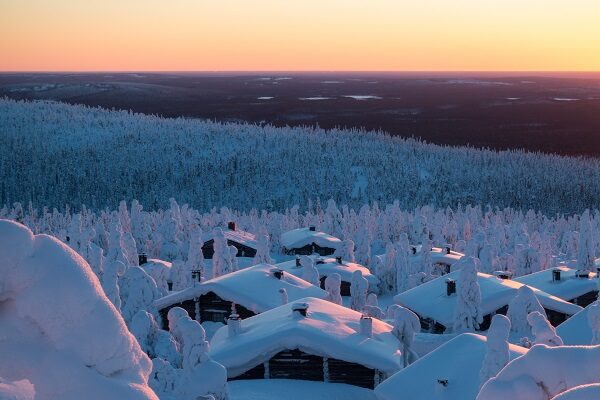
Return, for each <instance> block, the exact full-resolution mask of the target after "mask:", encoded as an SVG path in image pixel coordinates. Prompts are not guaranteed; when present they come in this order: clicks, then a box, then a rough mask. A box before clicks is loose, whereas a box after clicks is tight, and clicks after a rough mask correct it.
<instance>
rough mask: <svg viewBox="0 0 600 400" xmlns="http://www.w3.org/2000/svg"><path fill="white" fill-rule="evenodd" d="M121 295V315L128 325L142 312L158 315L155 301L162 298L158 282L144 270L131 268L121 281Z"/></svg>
mask: <svg viewBox="0 0 600 400" xmlns="http://www.w3.org/2000/svg"><path fill="white" fill-rule="evenodd" d="M119 284H120V289H121V290H120V294H121V301H122V305H121V314H122V315H123V319H124V320H125V322H126V323H127V324H129V323H130V322H131V320H132V318H133V316H134V315H135V314H136V313H137V312H138V311H140V310H146V311H148V312H150V313H151V314H153V315H157V310H156V309H155V308H154V305H153V303H154V301H155V300H156V299H158V298H159V297H160V295H159V292H158V288H157V286H156V282H154V279H152V277H151V276H150V275H148V274H147V273H146V271H144V270H143V269H142V268H140V267H135V266H131V267H129V268H127V271H125V273H124V274H123V276H122V277H121V279H120V280H119Z"/></svg>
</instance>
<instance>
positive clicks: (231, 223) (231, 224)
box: [227, 221, 235, 231]
mask: <svg viewBox="0 0 600 400" xmlns="http://www.w3.org/2000/svg"><path fill="white" fill-rule="evenodd" d="M227 228H229V230H230V231H235V222H233V221H229V222H228V223H227Z"/></svg>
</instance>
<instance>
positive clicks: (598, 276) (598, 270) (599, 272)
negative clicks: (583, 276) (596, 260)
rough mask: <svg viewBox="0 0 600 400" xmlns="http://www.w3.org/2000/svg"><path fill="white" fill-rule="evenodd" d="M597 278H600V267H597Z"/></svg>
mask: <svg viewBox="0 0 600 400" xmlns="http://www.w3.org/2000/svg"><path fill="white" fill-rule="evenodd" d="M596 278H600V267H596Z"/></svg>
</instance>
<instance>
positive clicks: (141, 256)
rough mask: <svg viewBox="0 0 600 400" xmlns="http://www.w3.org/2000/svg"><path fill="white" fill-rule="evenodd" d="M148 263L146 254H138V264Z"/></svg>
mask: <svg viewBox="0 0 600 400" xmlns="http://www.w3.org/2000/svg"><path fill="white" fill-rule="evenodd" d="M147 262H148V256H147V255H146V253H142V254H138V264H139V265H144V264H146V263H147Z"/></svg>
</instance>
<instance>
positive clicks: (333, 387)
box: [229, 379, 375, 400]
mask: <svg viewBox="0 0 600 400" xmlns="http://www.w3.org/2000/svg"><path fill="white" fill-rule="evenodd" d="M229 390H230V392H231V400H281V399H286V400H375V393H374V392H373V391H372V390H369V389H364V388H360V387H357V386H352V385H345V384H341V383H323V382H311V381H299V380H288V379H269V380H266V379H255V380H245V381H231V382H229Z"/></svg>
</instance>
